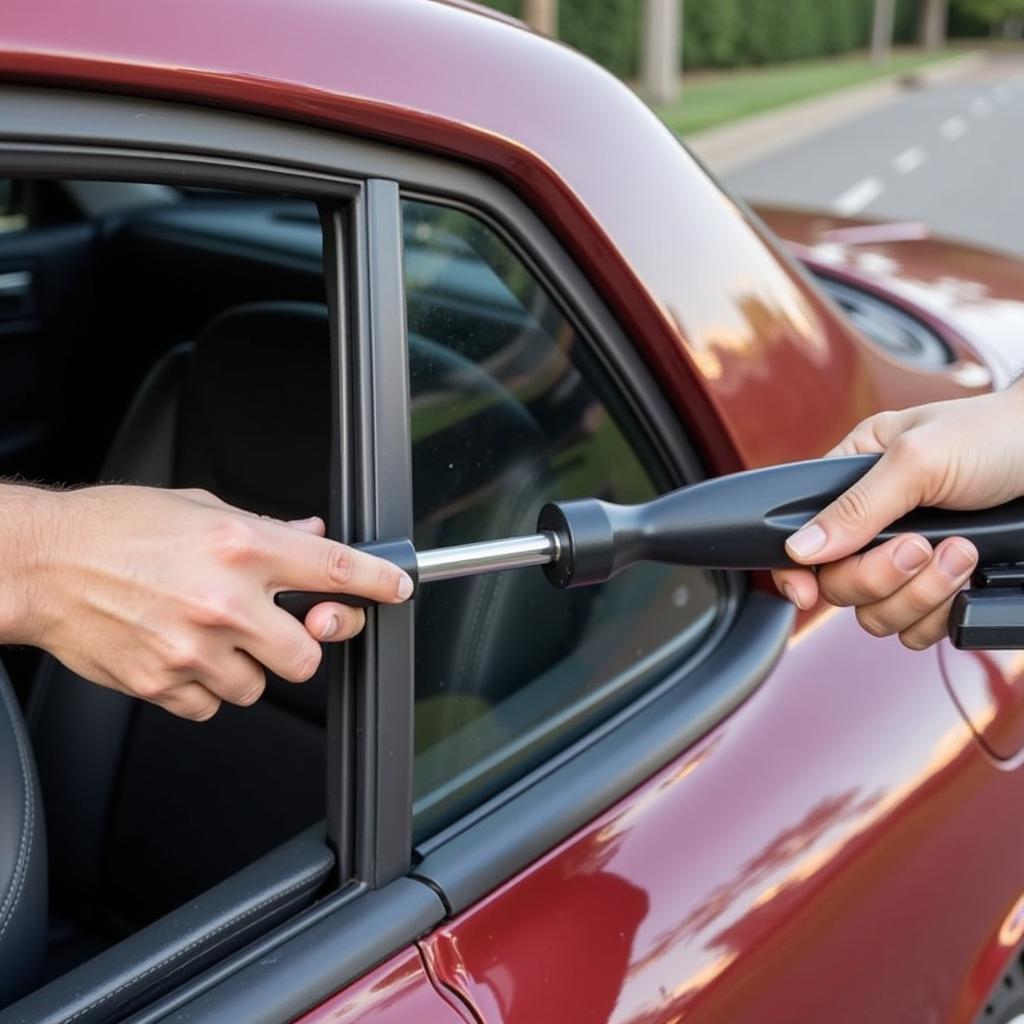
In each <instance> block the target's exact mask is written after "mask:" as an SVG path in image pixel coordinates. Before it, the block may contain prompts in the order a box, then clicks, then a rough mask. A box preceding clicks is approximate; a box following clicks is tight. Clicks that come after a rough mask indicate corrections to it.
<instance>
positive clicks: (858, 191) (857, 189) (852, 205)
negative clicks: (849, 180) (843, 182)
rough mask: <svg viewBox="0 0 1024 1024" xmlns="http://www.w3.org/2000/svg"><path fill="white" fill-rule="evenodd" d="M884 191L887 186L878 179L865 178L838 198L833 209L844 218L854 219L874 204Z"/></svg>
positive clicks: (833, 201) (833, 204)
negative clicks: (856, 214)
mask: <svg viewBox="0 0 1024 1024" xmlns="http://www.w3.org/2000/svg"><path fill="white" fill-rule="evenodd" d="M884 191H885V186H884V185H883V184H882V183H881V182H880V181H879V180H878V178H863V179H862V180H861V181H858V182H857V184H856V185H851V186H850V187H849V188H848V189H847V190H846V191H845V192H843V193H841V194H840V195H838V196H836V198H835V199H833V200H832V209H833V210H835V212H836V213H838V214H840V215H841V216H843V217H852V216H853V215H854V214H855V213H860V211H861V210H863V209H864V207H865V206H868V205H869V204H870V203H873V202H874V201H875V200H876V199H877V198H878V197H879V196H880V195H881V194H882V193H883V192H884Z"/></svg>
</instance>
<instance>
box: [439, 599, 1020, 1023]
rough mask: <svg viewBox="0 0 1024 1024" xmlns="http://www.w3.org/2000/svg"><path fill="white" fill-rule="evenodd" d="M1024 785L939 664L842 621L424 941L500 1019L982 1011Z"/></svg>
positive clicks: (847, 617) (812, 637)
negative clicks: (971, 720)
mask: <svg viewBox="0 0 1024 1024" xmlns="http://www.w3.org/2000/svg"><path fill="white" fill-rule="evenodd" d="M1022 798H1024V775H1021V774H1020V773H1019V772H1015V773H1011V772H1005V771H1000V770H999V769H997V768H996V767H994V766H993V765H992V764H991V762H990V761H989V760H988V759H987V758H986V757H985V756H984V755H983V753H982V752H981V750H980V748H979V746H978V744H977V743H976V742H975V740H974V739H973V738H972V735H971V732H970V730H969V729H968V727H967V726H966V724H965V723H964V721H963V719H962V718H961V717H960V715H959V713H958V712H957V709H956V708H955V706H954V705H953V702H952V701H951V700H950V698H949V695H948V693H947V691H946V689H945V687H944V685H943V681H942V678H941V674H940V671H939V666H938V663H937V658H936V657H935V656H934V655H921V654H916V653H911V652H909V651H906V650H905V649H903V648H902V647H901V646H900V645H899V643H898V642H897V641H896V640H892V641H878V640H873V639H871V638H868V637H865V636H864V635H863V634H862V633H861V632H860V631H859V629H858V627H857V624H856V621H855V619H854V617H853V616H852V615H851V614H848V613H847V612H837V613H835V614H833V615H829V616H823V617H821V618H819V619H818V620H816V624H814V625H811V626H809V627H806V626H805V629H804V631H803V632H802V633H800V634H798V635H797V636H796V638H795V639H794V641H793V643H792V644H791V645H790V648H789V650H788V651H787V653H786V655H785V656H784V658H783V660H782V661H781V662H780V663H779V665H778V666H777V667H776V669H775V671H774V673H773V675H772V676H771V677H770V678H769V679H768V680H767V681H766V682H765V683H764V684H763V686H762V687H761V688H760V689H759V690H758V691H756V692H755V693H754V694H753V695H752V696H751V697H750V698H749V700H748V701H747V702H746V703H745V704H744V705H743V706H741V707H740V708H739V710H737V711H736V712H735V713H734V714H733V715H732V717H730V718H729V719H728V720H726V722H724V723H723V724H722V725H721V726H720V727H719V728H718V729H717V730H715V731H714V732H712V733H711V734H709V735H708V736H706V737H705V738H704V739H702V740H701V741H700V742H699V743H698V744H697V745H696V746H695V747H693V748H691V750H690V751H689V752H687V753H686V754H684V755H683V756H682V757H680V758H679V759H678V760H677V761H676V762H675V763H674V764H672V765H671V766H669V767H668V768H667V769H666V770H664V771H663V772H661V773H660V774H659V775H657V776H656V777H654V778H653V779H652V780H651V781H650V782H649V783H647V784H646V785H644V786H642V787H641V788H640V789H639V790H637V791H636V792H635V793H634V794H632V795H631V796H630V797H628V798H627V799H625V800H623V801H622V802H620V803H619V804H618V805H617V806H616V807H614V808H612V809H611V810H610V811H608V812H607V813H605V814H603V815H602V816H601V817H599V818H598V819H597V820H596V821H594V822H593V823H592V824H591V825H590V826H588V827H587V828H585V829H583V830H582V831H581V832H580V833H578V834H577V835H576V836H575V837H573V838H572V839H570V840H568V841H566V842H565V843H563V844H562V845H561V846H560V847H558V848H557V849H555V850H554V851H552V852H551V853H550V854H549V855H547V856H545V857H544V858H542V859H541V860H540V861H538V862H536V863H535V864H534V865H532V866H531V867H530V868H529V869H528V870H526V871H525V872H523V873H522V874H521V875H519V876H518V877H516V878H514V879H512V880H511V881H510V882H508V883H506V884H505V885H504V886H502V887H501V888H499V889H498V890H497V891H495V892H494V893H492V894H491V895H490V896H488V897H487V898H485V899H484V900H482V901H481V902H480V903H479V904H477V905H476V906H474V907H472V908H471V909H470V910H468V911H466V912H465V913H463V914H461V915H460V916H458V917H457V918H455V919H454V920H452V921H451V922H450V923H448V924H446V925H445V926H444V927H442V928H440V929H438V930H437V931H436V932H434V933H433V934H432V935H431V936H430V937H429V938H428V939H427V940H426V941H425V942H424V944H423V945H424V949H425V950H426V952H427V955H428V957H429V959H430V961H431V963H432V965H433V969H434V971H435V972H436V974H437V976H438V978H439V979H440V980H441V981H442V982H444V983H445V984H447V985H449V986H452V987H454V988H456V989H458V990H459V991H460V992H461V993H462V994H463V995H464V997H465V998H466V999H467V1001H469V1002H470V1003H471V1004H472V1005H473V1006H474V1007H475V1009H476V1010H477V1012H478V1013H479V1014H480V1016H481V1018H482V1019H483V1020H485V1021H487V1022H489V1024H499V1022H500V1024H547V1022H550V1024H555V1022H562V1021H567V1020H572V1021H573V1022H574V1024H599V1022H600V1024H669V1022H676V1021H678V1020H680V1019H685V1020H686V1021H687V1024H698V1022H705V1021H706V1022H711V1021H716V1022H718V1021H723V1020H731V1021H752V1020H761V1021H770V1022H776V1021H777V1022H782V1021H786V1022H789V1021H805V1020H806V1021H810V1020H829V1021H830V1022H833V1024H836V1022H840V1024H863V1022H864V1021H873V1022H876V1024H885V1022H887V1021H904V1020H914V1021H926V1020H928V1021H936V1022H938V1021H961V1020H962V1021H968V1020H970V1019H971V1017H970V1008H971V1007H973V1008H974V1009H975V1010H976V1009H977V1005H978V1000H980V999H981V998H983V995H984V993H974V994H973V997H972V993H971V991H970V989H971V985H972V980H971V979H972V975H971V971H972V966H973V965H974V964H975V963H976V962H977V961H978V959H979V958H980V957H982V956H989V955H990V953H989V952H987V951H989V950H991V948H992V943H993V937H994V935H995V933H997V932H998V930H999V926H1000V922H1002V921H1004V920H1006V919H1007V914H1009V913H1011V912H1012V908H1013V907H1014V906H1015V904H1016V903H1017V900H1018V897H1019V896H1020V894H1021V892H1022V891H1024V858H1022V857H1021V856H1020V851H1021V849H1022V848H1024V817H1022V816H1021V815H1019V814H1013V813H1007V812H1006V808H1008V807H1013V806H1019V805H1020V801H1021V800H1022ZM522 827H523V828H529V822H528V821H524V822H523V825H522ZM1004 952H1005V955H1006V956H1009V955H1011V952H1012V951H1011V950H1009V949H1007V950H1005V951H1004ZM965 1007H967V1009H966V1010H965Z"/></svg>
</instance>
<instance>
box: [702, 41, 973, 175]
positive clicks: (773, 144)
mask: <svg viewBox="0 0 1024 1024" xmlns="http://www.w3.org/2000/svg"><path fill="white" fill-rule="evenodd" d="M987 60H988V55H987V54H986V53H985V52H983V51H980V50H979V51H971V52H970V53H964V54H960V55H958V56H956V57H951V58H950V59H949V60H943V61H939V62H938V63H935V64H929V65H926V66H924V67H922V68H920V69H918V70H917V71H914V72H912V73H911V74H910V75H905V74H897V75H891V76H889V77H886V78H880V79H875V80H874V81H871V82H867V83H865V84H864V85H855V86H851V87H849V88H846V89H840V90H838V91H836V92H832V93H829V94H828V95H826V96H820V97H816V98H814V99H810V100H802V101H800V102H798V103H792V104H789V105H788V106H785V107H780V108H779V109H777V110H772V111H768V112H767V113H764V114H757V115H755V116H754V117H748V118H744V119H743V120H741V121H731V122H730V123H729V124H725V125H722V126H721V127H720V128H711V129H709V130H708V131H704V132H697V133H696V134H693V135H688V136H686V139H685V141H686V144H687V145H688V146H689V148H690V149H691V150H692V151H693V152H694V154H695V155H696V156H698V157H699V158H700V159H701V160H702V161H703V162H704V163H705V164H707V165H708V167H709V168H711V170H712V171H714V172H715V173H716V174H724V173H727V172H729V171H734V170H736V169H737V168H739V167H742V166H743V165H744V164H746V163H749V162H751V161H753V160H757V159H759V158H761V157H764V156H766V155H768V154H769V153H772V152H775V151H776V150H779V149H783V148H785V147H786V146H790V145H792V144H793V143H795V142H799V141H801V140H802V139H804V138H807V137H808V136H810V135H815V134H817V133H818V132H820V131H822V130H824V129H825V128H831V127H833V126H835V125H837V124H841V123H842V122H843V121H847V120H849V119H851V118H854V117H857V116H859V115H860V114H863V113H866V112H868V111H870V110H873V109H875V108H876V107H880V106H883V105H884V104H885V103H888V102H889V101H890V100H892V99H894V98H895V97H897V96H899V95H900V94H901V93H902V92H903V91H904V90H906V89H907V88H912V87H913V88H920V87H927V86H929V85H931V84H933V83H936V82H945V81H949V80H950V79H953V78H958V77H960V76H961V75H967V74H970V73H971V72H972V71H974V70H976V69H977V68H979V67H981V66H982V65H983V64H984V63H985V62H986V61H987ZM908 78H909V79H910V80H911V82H912V83H913V85H908V82H907V79H908Z"/></svg>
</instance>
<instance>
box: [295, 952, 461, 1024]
mask: <svg viewBox="0 0 1024 1024" xmlns="http://www.w3.org/2000/svg"><path fill="white" fill-rule="evenodd" d="M410 1021H415V1024H473V1018H472V1017H471V1016H470V1015H469V1014H468V1013H467V1012H466V1011H465V1010H463V1009H462V1008H461V1007H459V1006H458V1003H457V1001H456V1000H455V999H454V997H452V996H451V995H450V994H446V995H444V996H442V995H441V993H440V992H439V991H438V990H437V989H435V988H434V986H433V983H432V982H431V980H430V978H429V976H428V975H427V972H426V971H425V970H424V969H423V961H422V960H421V959H420V955H419V953H418V952H417V951H416V950H415V949H409V950H405V951H404V952H402V953H399V954H398V955H397V956H394V957H392V958H391V959H390V960H389V961H387V963H383V964H381V965H380V967H377V968H375V969H374V970H372V971H370V973H369V974H366V975H364V976H363V977H362V978H360V979H359V980H358V981H356V982H354V983H353V984H351V985H349V986H348V987H347V988H345V989H343V990H342V991H341V992H339V993H338V994H337V995H335V996H332V997H331V998H330V999H328V1000H327V1002H325V1003H323V1004H322V1005H320V1006H318V1007H317V1008H316V1009H315V1010H310V1012H309V1013H307V1014H306V1015H305V1016H304V1017H301V1018H300V1019H299V1020H297V1021H296V1022H295V1024H328V1022H329V1024H409V1022H410Z"/></svg>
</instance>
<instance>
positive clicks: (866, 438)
mask: <svg viewBox="0 0 1024 1024" xmlns="http://www.w3.org/2000/svg"><path fill="white" fill-rule="evenodd" d="M869 452H881V453H883V455H882V458H881V459H879V460H878V462H877V463H876V464H875V465H874V466H873V467H872V468H871V469H870V470H869V471H868V472H867V473H866V474H865V475H864V476H863V477H862V478H861V479H860V480H859V481H858V482H857V483H856V484H854V485H853V487H851V488H850V489H849V490H848V491H846V493H845V494H843V495H841V496H840V497H839V498H838V499H837V500H836V501H834V502H833V503H832V504H831V505H829V507H828V508H826V509H824V510H823V511H822V512H821V513H820V514H819V515H817V516H815V517H814V518H813V519H812V520H811V521H810V522H809V523H808V524H806V525H805V526H804V527H802V528H801V529H800V530H798V531H797V532H796V533H795V534H794V535H793V536H792V537H790V538H789V540H788V541H787V543H786V550H787V553H788V554H789V556H790V557H791V558H792V559H793V560H794V561H795V562H799V563H800V564H802V565H807V566H810V565H817V566H820V568H819V569H818V573H817V576H815V574H814V573H813V572H812V571H811V570H810V569H780V570H776V571H775V572H773V573H772V576H773V577H774V579H775V583H776V586H778V587H779V589H780V590H781V591H782V592H783V593H784V594H785V595H786V597H788V598H789V600H791V601H792V602H793V603H794V604H795V605H796V606H797V607H798V608H810V607H811V606H812V605H814V604H815V603H816V602H817V601H818V599H819V597H822V598H824V599H825V600H826V601H828V602H829V603H830V604H834V605H839V606H844V607H845V606H854V607H856V609H857V619H858V621H859V622H860V624H861V625H862V626H863V627H864V629H866V630H867V631H868V632H869V633H871V634H873V635H874V636H890V635H892V634H894V633H898V634H899V637H900V640H901V641H902V642H903V643H904V644H905V645H906V646H907V647H910V648H912V649H913V650H923V649H924V648H926V647H929V646H930V645H931V644H934V643H936V642H937V641H938V640H941V639H942V637H944V636H945V635H946V622H947V619H948V617H949V607H950V605H951V603H952V601H953V598H954V597H955V595H956V593H957V591H959V590H960V589H961V587H963V585H964V584H965V583H966V582H967V579H968V578H969V576H970V574H971V572H973V570H974V568H975V566H976V564H977V561H978V552H977V550H976V548H975V547H974V545H973V544H972V543H971V542H970V541H968V540H966V539H965V538H962V537H950V538H948V539H947V540H944V541H942V542H941V543H940V544H938V545H937V546H936V547H935V549H934V550H933V549H932V547H931V545H930V544H929V543H928V542H927V541H926V540H925V539H924V538H923V537H920V536H918V535H915V534H904V535H903V536H900V537H895V538H893V539H892V540H889V541H887V542H886V543H885V544H881V545H879V546H878V547H877V548H874V549H872V550H871V551H867V552H864V553H863V554H859V555H858V554H854V552H857V551H859V550H860V549H861V548H862V547H863V546H864V545H865V544H867V543H868V542H869V541H870V540H871V539H872V538H874V537H875V536H876V535H877V534H878V533H879V532H880V531H881V530H883V529H885V527H887V526H889V525H890V524H891V523H893V522H894V521H895V520H897V519H899V518H900V517H901V516H903V515H905V514H906V513H907V512H909V511H911V510H912V509H914V508H917V507H918V506H921V505H929V506H941V507H942V508H949V509H980V508H989V507H992V506H995V505H1001V504H1002V503H1003V502H1006V501H1010V500H1011V499H1013V498H1017V497H1020V496H1021V495H1022V494H1024V387H1022V386H1021V385H1015V386H1014V387H1011V388H1008V389H1007V390H1005V391H1001V392H997V393H995V394H991V395H981V396H978V397H975V398H964V399H958V400H955V401H950V402H936V403H934V404H931V405H922V406H917V407H916V408H912V409H905V410H903V411H901V412H884V413H879V414H878V415H877V416H872V417H870V418H869V419H866V420H864V422H863V423H861V424H860V425H859V426H857V427H856V428H855V429H854V430H853V431H852V432H851V433H850V434H849V435H848V436H847V437H846V438H845V439H844V440H843V441H842V442H841V443H840V444H839V445H838V446H837V447H835V448H833V449H832V451H830V452H829V453H828V455H829V456H835V455H855V454H858V453H861V454H866V453H869ZM1021 557H1022V558H1024V552H1021Z"/></svg>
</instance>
